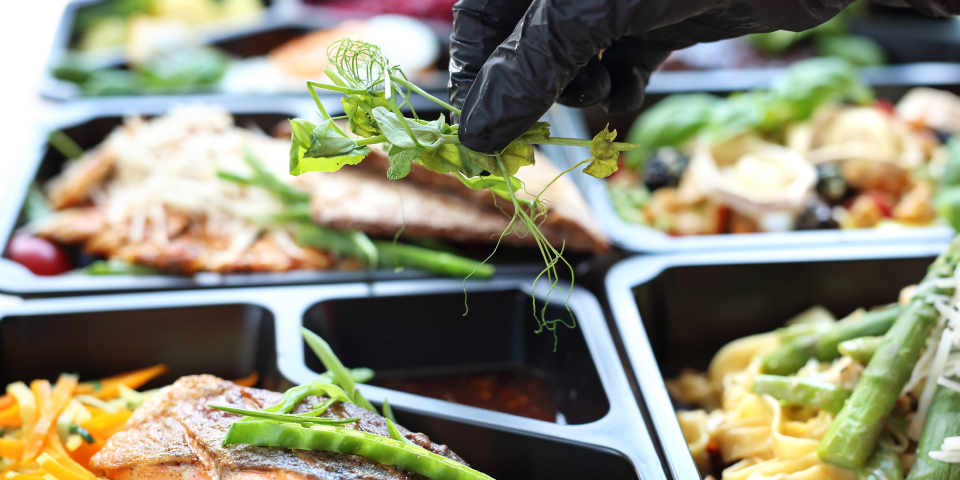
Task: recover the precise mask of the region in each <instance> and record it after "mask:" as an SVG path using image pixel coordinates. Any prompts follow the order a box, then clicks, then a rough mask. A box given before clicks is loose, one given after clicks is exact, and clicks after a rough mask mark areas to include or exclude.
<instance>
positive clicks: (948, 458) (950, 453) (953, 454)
mask: <svg viewBox="0 0 960 480" xmlns="http://www.w3.org/2000/svg"><path fill="white" fill-rule="evenodd" d="M930 458H932V459H934V460H940V461H941V462H948V463H960V437H947V438H945V439H943V445H940V450H939V451H936V452H930Z"/></svg>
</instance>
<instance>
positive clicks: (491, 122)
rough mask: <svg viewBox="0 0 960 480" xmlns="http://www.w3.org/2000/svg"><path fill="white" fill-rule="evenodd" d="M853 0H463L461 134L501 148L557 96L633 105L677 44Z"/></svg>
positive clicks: (824, 15) (457, 43)
mask: <svg viewBox="0 0 960 480" xmlns="http://www.w3.org/2000/svg"><path fill="white" fill-rule="evenodd" d="M910 1H911V2H923V1H928V0H910ZM929 1H946V2H947V3H949V2H952V1H960V0H929ZM852 2H853V0H533V1H532V2H530V1H529V0H460V2H458V3H457V4H456V5H455V6H454V7H453V9H454V23H453V35H452V36H451V42H450V98H451V103H452V104H453V105H454V106H457V107H459V108H461V109H462V111H463V112H462V115H461V117H460V132H459V135H460V141H461V142H463V144H464V145H466V146H467V147H469V148H471V149H473V150H477V151H480V152H487V153H491V152H495V151H499V150H501V149H503V148H504V147H505V146H507V144H509V143H510V142H511V141H513V140H515V139H516V138H517V137H519V136H520V135H521V134H522V133H523V132H525V131H526V130H527V129H529V128H530V127H531V126H532V125H533V124H534V122H536V121H538V120H539V119H540V117H541V116H542V115H543V114H544V113H546V111H547V110H548V109H549V108H550V106H551V105H553V103H554V102H560V103H562V104H564V105H570V106H577V107H586V106H590V105H594V104H597V103H600V104H601V105H602V106H603V107H604V109H606V111H608V112H610V113H619V112H626V111H630V110H635V109H637V108H639V107H640V104H641V102H642V101H643V90H644V88H645V87H646V84H647V80H648V79H649V78H650V73H651V72H653V70H654V69H656V68H657V66H658V65H659V64H660V63H661V62H662V61H663V60H664V59H666V58H667V56H668V55H669V54H670V52H672V51H673V50H677V49H680V48H685V47H688V46H690V45H693V44H695V43H699V42H710V41H716V40H721V39H725V38H731V37H736V36H740V35H745V34H749V33H765V32H772V31H774V30H792V31H801V30H806V29H809V28H813V27H815V26H817V25H819V24H821V23H823V22H825V21H827V20H829V19H830V18H832V17H833V16H834V15H836V14H837V13H839V12H840V11H841V10H843V8H844V7H846V6H847V5H848V4H850V3H852ZM601 52H602V53H601Z"/></svg>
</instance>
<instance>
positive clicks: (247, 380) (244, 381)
mask: <svg viewBox="0 0 960 480" xmlns="http://www.w3.org/2000/svg"><path fill="white" fill-rule="evenodd" d="M257 380H260V374H258V373H257V371H256V370H254V371H253V373H251V374H250V375H249V376H246V377H243V378H241V379H239V380H234V381H233V383H235V384H237V385H240V386H241V387H252V386H254V385H256V384H257Z"/></svg>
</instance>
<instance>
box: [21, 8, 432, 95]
mask: <svg viewBox="0 0 960 480" xmlns="http://www.w3.org/2000/svg"><path fill="white" fill-rule="evenodd" d="M101 1H102V0H92V1H91V0H75V1H73V2H70V3H69V4H68V5H67V7H66V8H65V9H64V12H63V16H62V17H61V18H60V23H59V25H58V27H57V31H56V34H55V36H54V41H53V46H52V48H51V52H50V58H49V60H48V62H47V69H46V72H45V74H44V76H43V78H42V82H41V85H40V94H41V95H42V96H43V97H44V98H47V99H50V100H57V101H65V100H76V99H78V98H83V92H82V91H81V90H80V88H79V87H78V86H77V85H76V84H74V83H71V82H68V81H65V80H60V79H58V78H56V77H54V76H53V69H54V68H56V67H57V65H59V64H60V63H61V62H63V60H64V59H65V58H67V57H68V56H69V55H70V53H71V51H72V46H73V45H74V43H75V41H76V33H75V26H76V22H77V16H78V14H79V13H80V12H81V11H82V10H83V9H84V8H89V7H90V6H91V5H95V4H97V3H101ZM264 3H265V4H266V8H265V9H264V11H263V12H262V14H261V15H259V16H258V17H256V18H254V19H251V20H250V21H249V22H245V23H242V24H238V25H236V26H234V27H232V28H219V29H217V30H212V31H208V32H206V33H204V34H203V35H202V43H204V44H206V45H211V46H213V47H216V48H217V49H219V50H221V51H223V52H225V53H227V54H229V55H230V56H232V57H236V58H249V57H253V56H262V55H266V54H268V53H270V51H272V50H273V49H274V48H276V47H279V46H280V45H282V44H284V43H286V42H287V41H289V40H292V39H294V38H297V37H300V36H302V35H305V34H307V33H310V32H312V31H315V30H322V29H326V28H331V27H335V26H337V25H338V24H340V23H341V22H343V21H346V20H350V19H354V18H361V17H362V16H363V15H360V14H359V13H356V12H350V11H345V10H343V9H336V8H328V7H323V6H317V5H308V4H304V3H303V2H300V1H298V0H264ZM426 25H427V26H428V27H429V28H430V30H431V31H432V32H433V33H434V34H435V36H436V42H437V44H438V47H439V51H440V55H439V56H438V58H437V61H436V63H435V65H434V67H435V71H431V73H430V74H429V75H425V76H424V78H422V79H420V80H418V83H419V86H420V87H422V88H424V89H425V90H427V91H429V92H431V93H433V94H437V95H440V96H442V97H443V98H446V89H447V63H448V62H449V55H448V53H447V50H449V36H450V25H445V24H442V22H441V23H438V22H436V21H431V22H426ZM84 58H85V59H86V61H87V62H89V63H90V64H91V65H95V66H97V67H100V68H107V67H119V68H126V66H127V62H126V60H125V59H124V55H123V47H108V48H104V49H101V50H99V51H95V52H93V53H90V54H86V55H84ZM209 93H214V92H211V91H210V89H209V88H208V89H207V91H204V90H203V88H197V89H194V90H193V91H187V92H178V93H177V94H179V95H183V94H196V95H202V94H209ZM146 95H147V94H143V95H136V96H146ZM256 95H257V96H263V95H273V96H277V94H272V93H269V92H265V93H258V94H256ZM307 95H308V92H307V89H306V86H304V88H303V90H302V91H300V92H295V93H283V94H280V95H279V96H300V97H306V96H307ZM87 98H103V97H87Z"/></svg>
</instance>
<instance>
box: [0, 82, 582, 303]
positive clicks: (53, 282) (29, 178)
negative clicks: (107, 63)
mask: <svg viewBox="0 0 960 480" xmlns="http://www.w3.org/2000/svg"><path fill="white" fill-rule="evenodd" d="M321 101H322V102H324V108H326V109H327V111H328V112H330V114H331V115H339V114H341V113H342V111H343V110H342V109H343V107H342V105H341V104H340V101H339V98H334V97H326V96H325V97H322V100H321ZM200 104H202V105H213V106H219V107H222V108H224V109H226V110H227V111H228V112H230V113H231V114H232V115H233V116H234V119H235V123H236V125H237V126H240V127H252V128H259V129H262V130H263V131H265V132H270V130H271V129H272V128H273V127H274V126H275V125H276V124H277V123H279V122H282V121H283V120H285V119H288V118H294V117H301V118H307V119H316V118H317V113H316V109H317V107H316V104H315V103H314V102H313V100H310V99H297V98H294V97H281V98H278V97H246V98H243V97H233V96H223V95H194V96H176V97H139V98H121V97H116V98H103V99H97V100H79V101H76V102H71V103H70V104H66V105H64V106H61V107H59V108H57V109H56V111H55V114H54V116H53V118H52V119H50V120H49V121H48V122H47V123H46V124H45V125H43V126H42V127H40V128H39V129H37V131H36V133H35V137H34V138H30V139H27V141H30V142H32V143H31V145H33V146H34V147H33V150H32V151H33V152H34V153H33V156H32V157H31V158H30V159H27V161H25V162H18V165H17V167H16V168H15V169H14V171H13V173H12V176H13V178H14V179H15V180H14V181H12V182H10V183H9V185H10V187H9V188H8V190H7V191H6V192H0V200H2V203H0V205H2V207H0V252H3V251H4V250H5V249H6V245H7V243H8V242H9V241H10V238H11V236H12V235H13V233H14V231H15V230H16V229H17V228H19V227H20V226H22V225H23V224H24V221H25V219H24V216H23V212H24V206H25V203H26V198H27V192H28V189H29V186H30V184H31V183H34V182H36V183H37V184H40V185H42V184H44V183H45V182H46V181H47V180H49V179H51V178H53V177H54V176H56V175H57V174H58V173H59V172H60V171H61V170H62V168H63V166H64V164H65V163H66V162H67V159H66V158H65V157H64V156H63V155H62V154H61V153H60V152H58V151H57V150H56V149H54V148H52V147H50V145H49V144H48V141H47V137H48V135H49V133H50V132H52V131H55V130H60V131H62V132H64V133H65V134H66V135H67V136H69V137H70V138H72V139H73V140H74V141H75V142H76V143H77V144H78V145H79V146H80V147H82V148H83V149H84V150H88V149H90V148H92V147H94V146H96V145H99V144H100V143H101V142H102V141H103V140H104V139H105V138H106V137H107V135H109V134H110V132H111V131H112V130H113V129H114V128H115V127H117V126H118V125H120V124H122V122H123V119H124V117H125V116H128V115H134V114H139V115H144V116H148V117H149V116H155V115H162V114H164V113H166V112H167V111H169V109H170V108H171V107H174V106H177V105H200ZM413 105H414V108H416V110H417V112H418V114H420V115H421V116H422V117H424V118H435V117H436V116H437V115H439V114H440V110H439V109H438V107H437V106H436V105H435V104H433V103H431V102H429V101H428V100H426V99H424V98H421V97H419V96H415V97H414V99H413ZM569 115H570V114H569V112H568V110H567V109H566V108H564V107H559V106H558V107H556V108H554V109H552V110H551V111H550V112H548V113H547V114H546V115H545V116H544V118H543V120H545V121H549V122H551V123H552V124H554V125H555V127H556V128H555V129H554V131H555V132H557V133H556V134H557V135H563V136H569V132H570V130H571V129H572V128H574V125H573V123H571V121H570V117H569ZM542 150H543V152H544V153H545V154H546V155H547V156H548V157H549V158H551V159H553V160H554V162H555V163H556V164H557V165H558V166H561V165H564V164H566V163H569V162H570V161H572V160H571V159H568V158H566V157H565V155H568V154H570V153H573V152H572V151H571V150H569V149H568V148H567V147H560V146H557V145H544V146H543V148H542ZM577 175H578V176H579V174H577ZM504 225H506V222H505V223H504ZM500 250H501V251H500V252H498V255H496V256H494V258H493V259H492V262H493V263H494V264H496V265H497V275H508V276H509V275H515V274H528V273H536V272H539V271H540V270H542V268H543V266H542V263H541V262H542V260H541V259H540V256H539V254H538V253H536V250H535V249H533V248H515V247H505V248H502V249H500ZM68 251H69V253H70V254H71V256H72V257H73V260H74V261H75V263H78V261H79V260H80V259H81V255H82V253H81V252H80V251H79V248H73V249H69V250H68ZM487 253H488V252H486V251H481V252H474V256H476V257H478V258H480V259H482V258H483V257H485V256H486V255H487ZM568 257H569V261H570V262H571V264H573V265H575V266H582V265H585V263H584V262H587V261H589V258H588V256H586V255H583V254H579V255H573V254H570V255H568ZM431 276H433V274H430V273H427V272H423V271H418V270H412V269H406V270H403V271H399V272H398V271H395V270H394V269H379V270H372V271H371V270H361V271H344V270H328V271H292V272H284V273H235V274H217V273H211V272H200V273H198V274H196V275H194V276H192V277H184V276H171V275H142V276H127V275H100V276H91V275H57V276H39V275H34V274H33V273H32V272H30V271H29V270H27V269H26V268H25V267H23V266H21V265H19V264H17V263H15V262H13V261H12V260H10V259H7V258H4V257H0V293H6V294H12V295H19V296H25V297H40V296H61V295H77V294H89V293H98V292H99V293H107V292H133V291H147V290H171V289H192V288H217V287H250V286H263V285H291V284H308V283H343V282H358V281H375V280H395V279H413V278H427V277H431Z"/></svg>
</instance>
